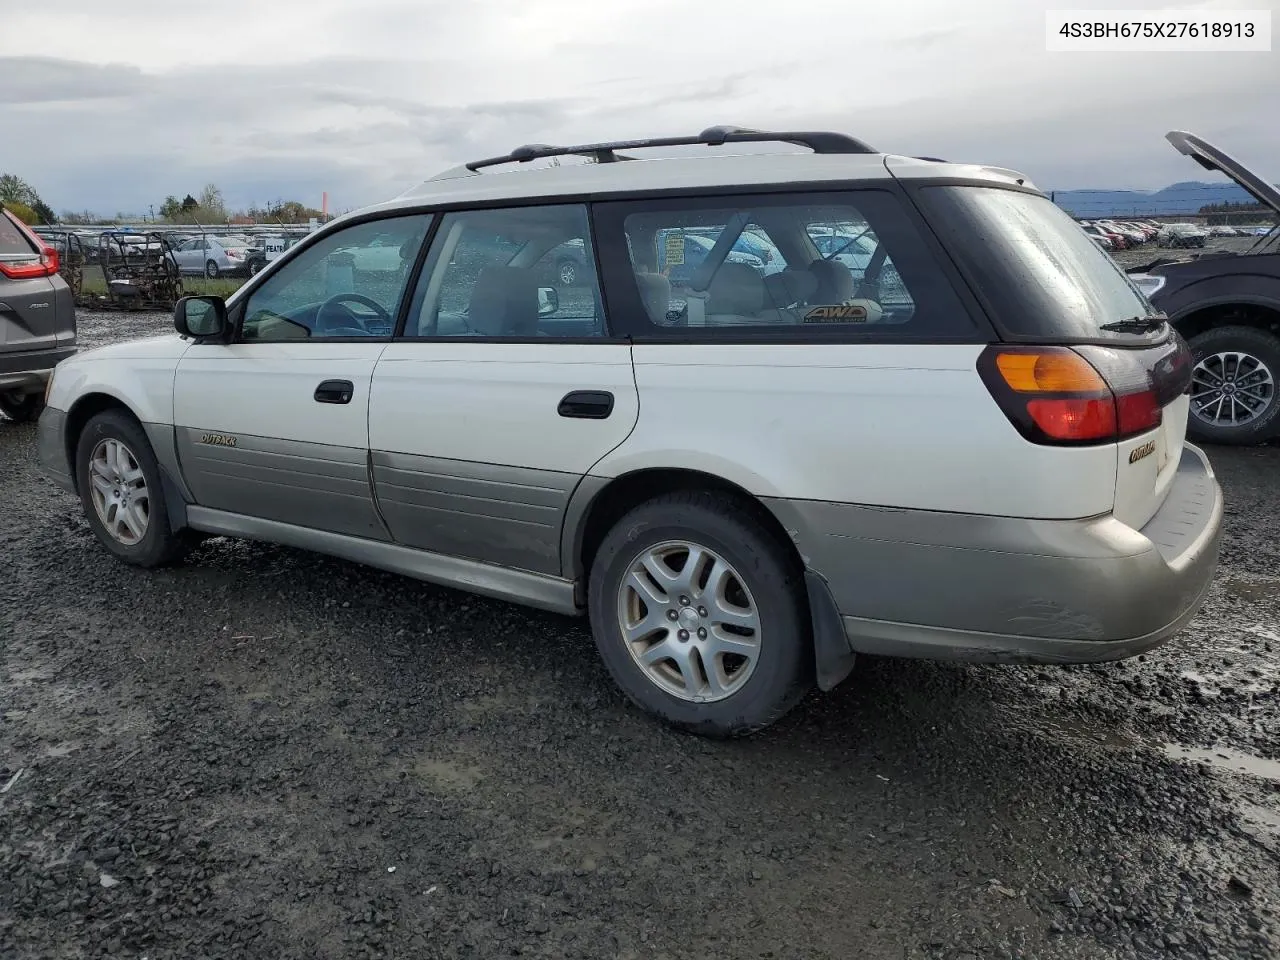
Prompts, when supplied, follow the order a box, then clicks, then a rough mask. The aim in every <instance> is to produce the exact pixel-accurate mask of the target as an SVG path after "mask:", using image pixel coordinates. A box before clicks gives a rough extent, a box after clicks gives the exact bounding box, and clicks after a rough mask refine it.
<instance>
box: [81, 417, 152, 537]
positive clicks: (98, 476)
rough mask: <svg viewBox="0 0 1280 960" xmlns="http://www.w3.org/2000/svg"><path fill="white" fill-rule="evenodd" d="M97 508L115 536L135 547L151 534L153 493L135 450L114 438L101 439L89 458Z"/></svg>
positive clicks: (99, 514) (95, 507) (95, 506)
mask: <svg viewBox="0 0 1280 960" xmlns="http://www.w3.org/2000/svg"><path fill="white" fill-rule="evenodd" d="M89 484H90V493H91V495H92V499H93V507H94V510H95V511H97V514H98V519H99V520H100V521H101V522H102V526H103V528H105V529H106V531H107V533H109V534H110V535H111V537H112V539H114V540H116V541H117V542H119V543H123V544H124V545H125V546H134V545H136V544H137V543H139V542H140V541H141V540H142V538H143V537H145V536H146V535H147V527H148V526H149V524H150V522H151V496H150V492H149V491H148V490H147V478H146V476H145V475H144V474H143V472H142V465H141V464H140V463H139V462H138V458H137V457H135V456H134V454H133V451H132V450H130V449H129V448H128V447H127V446H125V445H124V443H122V442H121V441H119V440H117V439H115V438H114V437H109V438H107V439H105V440H101V441H99V442H98V445H97V446H96V447H94V448H93V453H92V454H91V455H90V457H89Z"/></svg>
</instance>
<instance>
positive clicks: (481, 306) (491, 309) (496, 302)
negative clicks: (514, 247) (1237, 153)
mask: <svg viewBox="0 0 1280 960" xmlns="http://www.w3.org/2000/svg"><path fill="white" fill-rule="evenodd" d="M468 325H469V326H470V327H471V329H472V331H473V332H475V333H478V334H480V335H481V336H484V337H532V336H536V335H537V333H538V280H537V278H536V277H535V276H534V274H533V272H532V271H531V270H526V269H524V268H523V267H485V268H484V269H483V270H481V271H480V276H479V277H477V278H476V284H475V286H474V287H472V288H471V313H470V316H469V320H468Z"/></svg>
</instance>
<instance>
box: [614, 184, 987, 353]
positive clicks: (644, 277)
mask: <svg viewBox="0 0 1280 960" xmlns="http://www.w3.org/2000/svg"><path fill="white" fill-rule="evenodd" d="M597 217H598V218H599V220H600V222H601V224H602V226H601V229H602V230H608V231H609V234H608V236H609V238H610V244H611V245H613V244H616V246H615V247H613V249H618V250H622V249H625V250H626V251H627V253H628V255H629V258H630V266H631V271H630V272H631V274H632V276H633V277H634V279H635V286H636V293H637V294H638V296H639V301H640V306H641V308H642V309H641V310H640V311H637V316H638V317H639V318H640V319H641V321H642V324H643V323H644V321H647V324H644V325H643V328H642V329H638V330H636V331H635V332H636V333H638V334H640V335H644V334H645V333H648V334H650V335H657V336H689V335H690V334H693V335H695V336H696V335H698V334H699V331H704V330H707V328H713V329H724V328H732V329H737V330H740V331H741V330H746V329H750V330H752V331H753V335H755V334H759V335H762V336H769V335H773V336H777V337H783V338H787V337H791V338H794V337H796V336H800V337H806V336H814V337H815V338H827V339H829V338H830V337H831V336H833V335H834V336H840V337H845V336H850V335H852V336H855V337H856V336H858V335H863V336H868V337H876V336H879V337H885V336H893V337H899V336H903V337H908V338H918V337H925V338H929V339H943V340H945V339H959V340H969V339H972V338H973V337H974V336H975V335H976V333H977V327H976V325H975V323H974V321H973V318H972V317H971V316H970V314H969V312H968V310H967V309H966V307H965V305H964V303H963V302H962V301H961V300H960V299H959V297H958V295H957V294H956V291H955V290H954V288H953V287H952V286H951V283H950V281H949V279H948V278H947V275H946V274H945V273H944V272H943V269H942V267H941V266H940V265H939V264H938V263H937V262H936V260H935V259H934V257H933V255H932V253H931V252H930V250H929V247H928V246H927V245H926V242H925V240H924V238H923V237H922V236H921V235H920V233H919V231H918V230H917V228H916V226H915V223H914V222H913V220H912V219H911V218H910V216H909V215H908V214H907V212H906V211H905V210H904V208H903V202H902V201H901V200H900V199H899V198H898V197H897V196H896V195H895V194H893V193H891V192H889V191H886V190H879V189H867V190H857V191H843V192H839V193H826V194H798V193H797V194H772V195H758V196H756V195H753V196H744V197H741V198H725V197H717V198H705V199H702V198H698V199H686V200H678V199H662V200H654V201H637V202H622V203H613V204H602V205H600V207H599V208H598V210H597ZM619 228H620V229H621V233H622V237H618V236H617V230H618V229H619ZM624 239H625V243H623V242H622V241H623V240H624ZM610 262H612V261H610ZM627 332H631V331H627ZM707 335H711V331H708V333H707Z"/></svg>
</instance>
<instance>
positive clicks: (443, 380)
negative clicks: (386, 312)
mask: <svg viewBox="0 0 1280 960" xmlns="http://www.w3.org/2000/svg"><path fill="white" fill-rule="evenodd" d="M572 240H582V241H583V242H584V244H585V247H584V259H585V261H586V262H587V263H588V264H590V265H594V263H595V256H594V244H593V242H592V240H591V237H590V227H589V221H588V216H587V210H586V207H585V206H583V205H581V204H555V205H547V206H537V207H521V208H511V209H492V210H475V211H459V212H455V213H449V214H446V215H445V216H444V217H443V218H442V219H441V221H440V225H439V227H438V229H437V231H436V234H435V238H434V240H433V241H432V245H431V250H430V252H429V254H428V256H427V260H426V263H425V265H424V267H423V270H422V275H421V278H420V279H419V281H418V284H417V288H416V290H415V293H414V296H413V298H412V300H411V301H410V304H409V311H408V317H407V320H406V326H405V329H404V331H403V334H404V335H403V336H401V337H398V338H397V340H396V342H394V343H392V344H391V345H390V346H388V347H387V349H386V351H385V352H384V353H383V354H382V357H381V358H380V359H379V361H378V365H377V370H376V371H375V373H374V378H373V392H372V398H371V401H370V409H369V443H370V451H371V457H372V464H373V476H374V483H375V489H376V492H377V501H378V505H379V507H380V508H381V511H382V515H383V517H384V518H385V520H386V522H387V525H388V527H389V528H390V530H391V533H392V535H393V536H394V537H395V539H396V541H397V542H400V543H404V544H407V545H409V546H413V547H418V548H420V549H423V550H429V551H432V552H435V553H440V554H444V555H446V556H451V557H459V558H465V559H469V560H476V561H480V562H484V563H490V564H498V565H502V566H506V567H513V568H516V569H518V570H523V571H530V572H534V573H542V574H549V575H552V576H559V575H560V574H561V572H562V568H561V561H562V557H561V552H560V543H561V530H562V526H563V521H564V517H565V513H566V509H567V506H568V503H569V498H570V496H571V494H572V493H573V491H574V490H575V489H576V488H577V486H578V484H579V482H580V481H581V480H582V478H583V476H584V475H586V474H587V473H588V472H589V471H590V470H591V468H592V467H593V466H594V465H595V464H596V463H597V462H598V461H599V460H600V459H601V458H602V457H604V456H605V455H606V454H607V453H608V452H609V451H610V450H612V449H614V448H615V447H616V446H618V444H620V443H621V442H622V441H623V440H625V439H626V437H627V435H628V434H629V433H630V432H631V430H632V428H633V427H634V426H635V422H636V417H637V415H638V410H639V407H638V396H637V392H636V385H635V377H634V374H633V372H632V366H631V348H630V344H629V343H628V342H627V341H626V340H625V339H622V338H619V337H616V336H614V335H613V334H612V333H611V332H610V330H609V328H608V326H607V325H606V318H605V314H604V307H603V303H602V298H601V292H600V287H599V284H598V281H597V279H596V271H595V270H594V269H587V270H582V271H579V272H578V276H577V277H576V278H575V284H574V285H573V286H567V287H562V288H560V289H559V290H558V291H557V290H555V289H554V288H551V287H539V284H540V283H542V282H546V279H547V276H548V273H550V272H551V270H553V269H554V260H555V255H556V248H557V247H559V246H561V245H563V244H564V243H566V242H568V241H572ZM549 266H550V268H551V270H549V269H548V267H549Z"/></svg>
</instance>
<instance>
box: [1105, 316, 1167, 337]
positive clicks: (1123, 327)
mask: <svg viewBox="0 0 1280 960" xmlns="http://www.w3.org/2000/svg"><path fill="white" fill-rule="evenodd" d="M1168 322H1169V321H1168V318H1167V317H1162V316H1160V315H1158V314H1157V315H1154V316H1150V317H1130V318H1129V319H1128V320H1113V321H1112V322H1111V323H1103V324H1100V325H1099V327H1098V329H1099V330H1106V331H1107V332H1108V333H1150V332H1151V331H1152V330H1159V329H1160V328H1161V327H1163V326H1164V325H1165V324H1166V323H1168Z"/></svg>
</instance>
